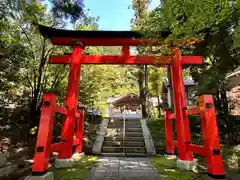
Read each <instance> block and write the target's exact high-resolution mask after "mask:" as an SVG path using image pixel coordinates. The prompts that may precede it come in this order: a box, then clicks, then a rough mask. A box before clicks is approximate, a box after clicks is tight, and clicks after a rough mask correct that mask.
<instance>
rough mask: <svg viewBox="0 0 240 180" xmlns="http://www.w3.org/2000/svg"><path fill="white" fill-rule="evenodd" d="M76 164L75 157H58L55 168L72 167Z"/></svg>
mask: <svg viewBox="0 0 240 180" xmlns="http://www.w3.org/2000/svg"><path fill="white" fill-rule="evenodd" d="M73 165H74V159H73V158H69V159H58V158H57V159H56V160H55V162H54V167H55V168H68V167H72V166H73Z"/></svg>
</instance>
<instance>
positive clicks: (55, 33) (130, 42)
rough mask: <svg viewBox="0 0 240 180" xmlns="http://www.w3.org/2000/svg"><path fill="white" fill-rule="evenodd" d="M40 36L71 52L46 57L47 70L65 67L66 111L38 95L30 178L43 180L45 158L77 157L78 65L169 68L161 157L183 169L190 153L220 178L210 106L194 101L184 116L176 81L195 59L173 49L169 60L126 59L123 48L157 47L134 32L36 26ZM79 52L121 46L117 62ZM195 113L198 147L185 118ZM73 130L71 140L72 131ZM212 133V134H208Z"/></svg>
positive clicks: (80, 119) (80, 120)
mask: <svg viewBox="0 0 240 180" xmlns="http://www.w3.org/2000/svg"><path fill="white" fill-rule="evenodd" d="M39 30H40V33H41V34H42V35H43V36H45V37H48V38H49V39H50V40H51V42H52V43H53V44H54V45H64V46H73V52H72V54H71V55H63V56H51V57H50V60H49V62H50V63H51V64H70V73H69V80H68V89H67V96H66V106H65V107H60V106H57V105H56V95H55V94H54V93H52V92H46V93H44V95H43V104H42V112H41V117H40V124H39V130H38V138H37V144H36V150H35V156H34V162H33V167H32V173H33V175H44V174H45V173H46V171H47V169H48V161H49V156H50V154H51V152H58V153H59V155H58V159H60V160H67V159H70V158H71V157H72V153H73V152H72V146H76V149H75V152H77V153H78V152H82V137H83V129H84V111H83V110H79V109H78V108H77V103H78V88H79V84H80V66H81V64H129V65H133V64H149V65H171V71H172V83H173V92H174V106H175V112H176V113H175V114H172V113H170V111H167V112H166V115H165V120H166V122H165V128H166V152H167V153H170V154H172V153H173V150H174V149H173V148H174V146H176V147H177V148H178V152H179V153H178V154H179V155H178V159H179V161H180V163H181V162H184V163H187V164H188V163H192V162H193V161H194V159H193V152H195V153H199V154H200V155H203V156H205V157H206V158H207V166H208V172H209V175H211V176H213V177H222V176H224V169H223V164H222V157H221V152H220V146H219V137H218V129H217V126H216V114H215V111H214V106H213V100H212V97H211V96H209V95H202V96H200V97H199V99H200V100H201V101H200V102H199V107H196V108H192V109H190V110H187V108H186V97H185V90H184V84H183V79H182V65H183V64H201V63H202V58H201V57H200V56H181V53H180V50H179V48H175V49H174V50H173V51H172V55H171V56H130V52H129V46H137V45H159V43H158V42H157V41H153V40H148V39H147V40H146V39H143V35H142V34H140V33H139V32H134V31H70V30H59V29H54V28H49V27H45V26H41V25H39ZM85 46H122V55H121V56H101V55H96V56H92V55H89V56H83V55H82V50H83V49H84V47H85ZM55 113H60V114H62V115H64V120H63V126H62V134H61V141H60V142H59V143H55V144H51V141H52V129H53V122H54V114H55ZM193 113H195V114H196V113H200V116H201V119H202V122H203V123H202V126H203V127H202V128H203V136H204V147H201V146H197V145H192V144H191V137H190V129H189V120H188V115H190V114H193ZM174 118H175V119H176V127H177V141H172V124H171V119H174ZM75 125H76V138H75V139H74V128H75ZM212 132H214V133H212Z"/></svg>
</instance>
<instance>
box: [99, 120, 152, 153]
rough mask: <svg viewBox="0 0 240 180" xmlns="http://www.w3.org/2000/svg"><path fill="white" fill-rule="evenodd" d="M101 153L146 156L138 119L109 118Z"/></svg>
mask: <svg viewBox="0 0 240 180" xmlns="http://www.w3.org/2000/svg"><path fill="white" fill-rule="evenodd" d="M101 154H102V155H106V156H126V157H128V156H146V154H147V153H146V148H145V142H144V137H143V133H142V127H141V122H140V119H126V120H125V134H124V120H123V119H115V120H110V121H109V123H108V126H107V130H106V133H105V137H104V141H103V146H102V152H101Z"/></svg>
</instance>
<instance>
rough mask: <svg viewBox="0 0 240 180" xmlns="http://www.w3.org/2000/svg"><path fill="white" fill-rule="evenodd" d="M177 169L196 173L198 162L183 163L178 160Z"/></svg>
mask: <svg viewBox="0 0 240 180" xmlns="http://www.w3.org/2000/svg"><path fill="white" fill-rule="evenodd" d="M177 167H178V168H180V169H186V170H190V171H196V169H197V161H196V160H195V159H194V160H193V161H183V160H180V159H178V160H177Z"/></svg>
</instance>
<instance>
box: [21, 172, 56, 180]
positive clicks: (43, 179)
mask: <svg viewBox="0 0 240 180" xmlns="http://www.w3.org/2000/svg"><path fill="white" fill-rule="evenodd" d="M24 180H54V175H53V173H52V172H47V173H45V174H44V175H42V176H27V177H26V178H25V179H24Z"/></svg>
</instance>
